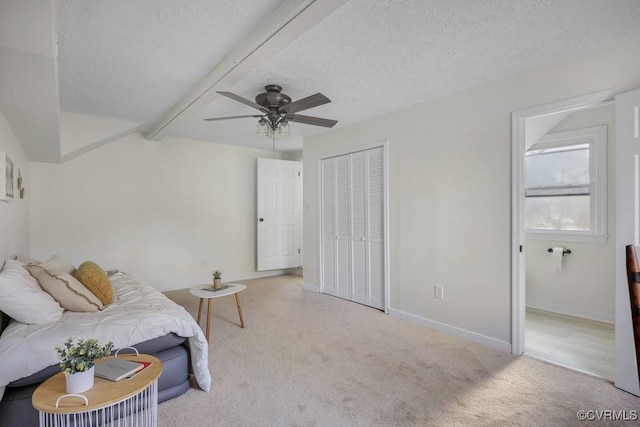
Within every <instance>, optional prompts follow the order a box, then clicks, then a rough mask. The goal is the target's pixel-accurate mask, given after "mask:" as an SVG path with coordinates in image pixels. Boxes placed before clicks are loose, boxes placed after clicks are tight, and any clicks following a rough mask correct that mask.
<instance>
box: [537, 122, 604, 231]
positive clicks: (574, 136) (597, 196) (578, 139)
mask: <svg viewBox="0 0 640 427" xmlns="http://www.w3.org/2000/svg"><path fill="white" fill-rule="evenodd" d="M587 143H588V144H589V181H590V191H589V196H590V206H591V212H590V216H591V218H590V220H591V229H590V230H588V231H573V230H571V231H569V230H540V229H525V235H526V237H527V238H530V239H537V240H561V241H570V242H587V243H606V242H607V238H608V237H609V236H608V234H607V211H608V198H607V126H606V125H602V126H594V127H589V128H582V129H575V130H569V131H563V132H554V133H550V134H547V135H546V136H545V137H543V138H542V139H541V140H540V141H539V142H537V143H535V144H534V145H533V146H532V147H531V148H530V150H535V149H544V148H555V147H563V146H570V145H578V144H587ZM525 193H526V188H525ZM525 200H526V196H525Z"/></svg>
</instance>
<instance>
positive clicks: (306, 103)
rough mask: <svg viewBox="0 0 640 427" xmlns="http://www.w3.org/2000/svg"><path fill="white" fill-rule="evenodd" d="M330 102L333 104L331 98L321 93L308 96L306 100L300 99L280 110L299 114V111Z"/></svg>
mask: <svg viewBox="0 0 640 427" xmlns="http://www.w3.org/2000/svg"><path fill="white" fill-rule="evenodd" d="M329 102H331V100H330V99H329V98H327V97H326V96H324V95H323V94H321V93H316V94H315V95H311V96H307V97H306V98H302V99H298V100H297V101H293V102H292V103H290V104H287V105H284V106H283V107H282V108H281V109H280V110H281V111H284V112H285V113H297V112H298V111H302V110H307V109H309V108H313V107H317V106H318V105H323V104H328V103H329Z"/></svg>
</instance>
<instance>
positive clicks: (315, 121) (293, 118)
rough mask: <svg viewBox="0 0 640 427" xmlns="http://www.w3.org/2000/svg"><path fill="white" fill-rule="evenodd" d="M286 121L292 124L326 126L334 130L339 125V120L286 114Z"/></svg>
mask: <svg viewBox="0 0 640 427" xmlns="http://www.w3.org/2000/svg"><path fill="white" fill-rule="evenodd" d="M284 117H285V119H287V120H289V121H290V122H295V123H304V124H305V125H314V126H324V127H326V128H332V127H334V126H335V124H336V123H338V121H337V120H330V119H321V118H320V117H311V116H303V115H301V114H286V115H285V116H284Z"/></svg>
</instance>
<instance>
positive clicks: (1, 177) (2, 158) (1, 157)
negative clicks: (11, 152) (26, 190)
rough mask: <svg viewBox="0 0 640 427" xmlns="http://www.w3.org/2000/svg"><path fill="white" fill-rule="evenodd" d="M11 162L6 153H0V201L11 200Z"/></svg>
mask: <svg viewBox="0 0 640 427" xmlns="http://www.w3.org/2000/svg"><path fill="white" fill-rule="evenodd" d="M14 186H15V184H14V174H13V162H12V161H11V159H10V158H9V156H7V153H5V152H4V151H0V200H5V201H9V200H13V189H14Z"/></svg>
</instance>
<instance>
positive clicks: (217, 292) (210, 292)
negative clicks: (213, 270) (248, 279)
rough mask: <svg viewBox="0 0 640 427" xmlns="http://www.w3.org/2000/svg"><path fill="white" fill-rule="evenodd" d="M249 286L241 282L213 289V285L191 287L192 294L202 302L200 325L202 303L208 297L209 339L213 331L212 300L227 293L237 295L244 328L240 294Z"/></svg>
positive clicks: (241, 324)
mask: <svg viewBox="0 0 640 427" xmlns="http://www.w3.org/2000/svg"><path fill="white" fill-rule="evenodd" d="M246 288H247V286H246V285H242V284H240V283H225V284H223V285H222V287H221V288H220V289H213V285H198V286H194V287H193V288H191V289H189V292H190V293H191V295H193V296H196V297H198V298H200V304H198V325H199V324H200V315H201V314H202V303H203V301H204V300H205V299H206V300H208V301H207V332H206V334H205V335H206V337H207V341H209V335H210V332H211V301H212V300H213V299H214V298H220V297H224V296H227V295H235V296H236V305H237V306H238V315H239V316H240V327H241V328H244V319H243V318H242V307H240V295H238V293H239V292H241V291H244V290H245V289H246Z"/></svg>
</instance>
